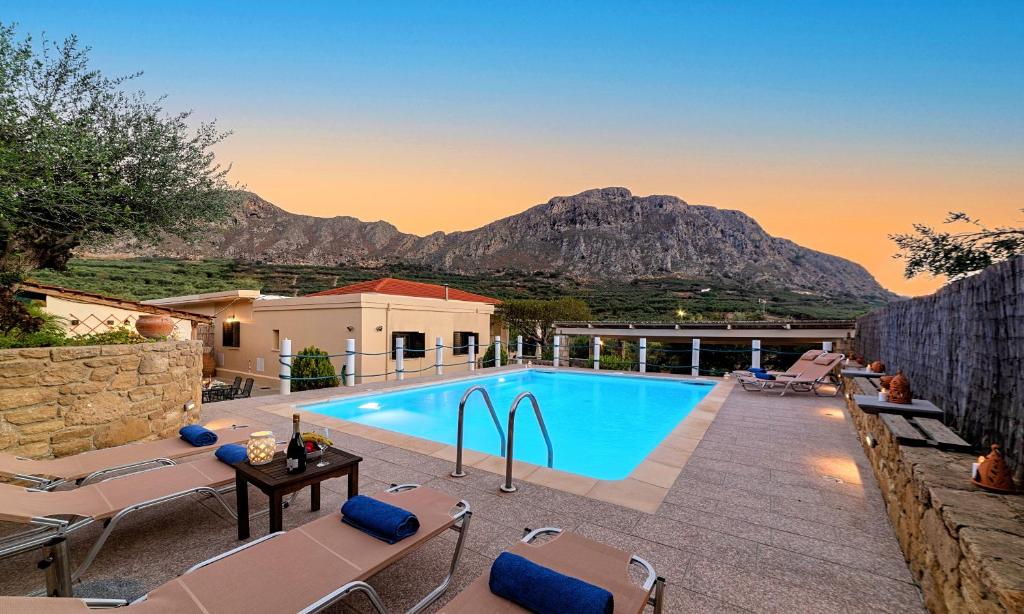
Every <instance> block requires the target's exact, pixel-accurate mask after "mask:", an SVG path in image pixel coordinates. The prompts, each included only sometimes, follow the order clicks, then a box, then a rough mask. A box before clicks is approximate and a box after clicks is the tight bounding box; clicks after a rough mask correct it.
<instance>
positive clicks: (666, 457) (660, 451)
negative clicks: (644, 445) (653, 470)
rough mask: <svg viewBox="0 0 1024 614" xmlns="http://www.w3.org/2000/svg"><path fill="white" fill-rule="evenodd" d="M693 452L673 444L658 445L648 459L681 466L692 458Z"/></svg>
mask: <svg viewBox="0 0 1024 614" xmlns="http://www.w3.org/2000/svg"><path fill="white" fill-rule="evenodd" d="M690 457H691V453H690V452H686V451H684V450H680V449H679V448H673V447H671V446H658V447H657V448H655V449H654V451H652V452H651V453H650V454H648V455H647V460H649V461H654V462H656V463H661V464H662V465H668V466H669V467H676V468H681V467H683V466H684V465H686V463H687V461H689V460H690Z"/></svg>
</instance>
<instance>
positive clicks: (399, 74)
mask: <svg viewBox="0 0 1024 614" xmlns="http://www.w3.org/2000/svg"><path fill="white" fill-rule="evenodd" d="M0 20H2V21H4V22H8V23H9V22H12V21H14V22H17V23H18V24H19V30H20V31H21V32H22V33H32V34H34V35H38V34H40V33H41V32H43V31H45V32H46V33H47V35H48V36H49V37H50V38H55V39H59V38H63V37H64V36H66V35H68V34H71V33H75V34H78V36H79V37H80V38H81V40H82V41H83V42H84V43H86V44H88V45H91V46H92V47H93V49H94V51H93V58H94V62H95V65H96V67H98V68H100V69H102V70H104V71H105V72H108V73H111V74H119V73H129V72H134V71H137V70H143V71H144V72H145V74H144V76H143V77H142V78H140V79H138V80H137V81H136V82H135V83H136V84H137V86H138V87H139V88H141V89H144V90H145V91H146V92H147V93H148V94H149V95H151V96H156V95H161V94H167V99H166V102H165V105H166V106H167V108H169V109H173V110H180V109H189V108H191V109H195V111H196V117H197V118H198V119H202V120H208V119H214V118H216V119H217V120H218V121H219V122H220V123H221V124H222V126H223V127H224V128H227V129H231V130H233V131H234V135H233V136H232V137H231V138H230V139H229V140H228V141H226V142H225V143H224V144H223V145H222V146H221V147H220V148H219V150H218V153H219V156H220V157H221V159H222V161H223V162H225V163H231V164H233V170H232V178H233V179H234V180H236V181H238V182H240V183H242V184H245V186H246V187H247V188H248V189H250V190H252V191H254V192H257V193H258V194H260V195H261V196H263V197H264V198H266V199H268V200H270V201H272V202H274V203H276V204H277V205H279V206H281V207H283V208H285V209H287V210H289V211H294V212H298V213H307V214H313V215H323V216H327V215H352V216H356V217H359V218H361V219H364V220H376V219H384V220H387V221H389V222H392V223H394V224H395V225H396V226H398V227H399V228H400V229H401V230H404V231H407V232H415V233H419V234H425V233H428V232H431V231H434V230H445V231H450V230H464V229H470V228H474V227H477V226H480V225H482V224H484V223H486V222H489V221H492V220H494V219H497V218H500V217H504V216H507V215H511V214H514V213H516V212H519V211H521V210H523V209H526V208H528V207H529V206H532V205H534V204H537V203H541V202H545V201H547V200H548V199H549V198H550V197H552V196H555V195H567V194H574V193H577V192H580V191H582V190H585V189H589V188H595V187H605V186H625V187H627V188H629V189H630V190H631V191H632V192H633V193H634V194H641V195H646V194H673V195H676V196H679V197H680V198H682V199H684V200H686V201H687V202H690V203H694V204H710V205H714V206H717V207H722V208H730V209H739V210H741V211H744V212H746V213H748V214H749V215H751V216H753V217H754V218H755V219H756V220H757V221H758V222H760V223H761V224H762V225H763V226H764V227H765V229H766V230H768V231H769V232H771V233H772V234H775V235H778V236H783V237H787V238H790V239H792V240H794V241H796V242H798V243H801V244H803V245H805V246H808V247H811V248H814V249H819V250H822V251H827V252H831V253H834V254H837V255H840V256H844V257H846V258H849V259H851V260H854V261H856V262H859V263H861V264H863V265H864V266H865V267H867V268H868V270H869V271H871V272H872V273H873V274H874V275H875V276H876V277H877V278H878V280H879V281H880V282H881V283H882V284H883V285H885V286H886V287H888V288H890V289H892V290H894V291H896V292H899V293H903V294H922V293H925V292H928V291H931V290H932V289H934V288H935V287H937V286H938V285H939V284H940V283H941V280H932V279H918V280H913V281H906V280H904V279H903V278H902V267H901V265H900V263H899V262H898V261H894V260H893V259H892V254H893V252H894V247H893V245H892V243H891V242H890V241H889V240H888V239H887V238H886V235H887V234H888V233H893V232H904V231H908V230H910V227H911V224H912V223H913V222H926V223H930V224H939V223H940V222H941V220H942V218H943V217H944V216H945V213H946V211H949V210H960V209H964V210H967V211H969V212H971V213H973V214H974V215H976V216H980V217H982V218H983V219H984V220H985V221H986V222H988V223H990V224H993V225H995V224H1006V223H1011V222H1021V221H1022V220H1024V213H1021V212H1019V211H1018V209H1020V208H1021V207H1024V2H1020V1H1014V2H973V1H965V2H938V1H931V2H920V3H900V2H884V3H873V2H849V3H840V2H830V1H820V2H786V3H780V2H775V1H770V2H762V3H758V2H735V3H730V2H682V1H680V2H672V3H647V2H621V3H601V2H588V3H583V2H580V3H572V2H562V3H531V2H511V3H510V2H505V3H496V2H495V3H487V2H466V3H459V2H412V1H409V2H394V3H388V2H361V3H351V4H347V3H340V2H301V3H286V2H280V3H270V2H213V1H209V0H206V1H203V2H164V3H155V2H153V3H150V2H137V1H133V2H102V1H98V2H88V3H87V2H71V1H68V2H46V1H40V0H36V1H34V2H6V1H3V0H0Z"/></svg>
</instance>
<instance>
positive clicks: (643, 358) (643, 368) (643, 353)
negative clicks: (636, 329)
mask: <svg viewBox="0 0 1024 614" xmlns="http://www.w3.org/2000/svg"><path fill="white" fill-rule="evenodd" d="M640 372H641V373H647V337H640Z"/></svg>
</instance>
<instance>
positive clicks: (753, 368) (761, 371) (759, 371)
mask: <svg viewBox="0 0 1024 614" xmlns="http://www.w3.org/2000/svg"><path fill="white" fill-rule="evenodd" d="M747 371H750V372H751V373H767V371H765V370H764V369H762V368H761V367H750V368H749V369H747Z"/></svg>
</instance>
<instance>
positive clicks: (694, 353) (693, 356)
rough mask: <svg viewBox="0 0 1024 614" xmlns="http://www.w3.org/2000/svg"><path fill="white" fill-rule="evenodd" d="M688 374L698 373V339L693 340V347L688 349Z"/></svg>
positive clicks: (694, 374)
mask: <svg viewBox="0 0 1024 614" xmlns="http://www.w3.org/2000/svg"><path fill="white" fill-rule="evenodd" d="M690 375H693V376H697V375H700V339H694V340H693V349H692V350H691V351H690Z"/></svg>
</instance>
